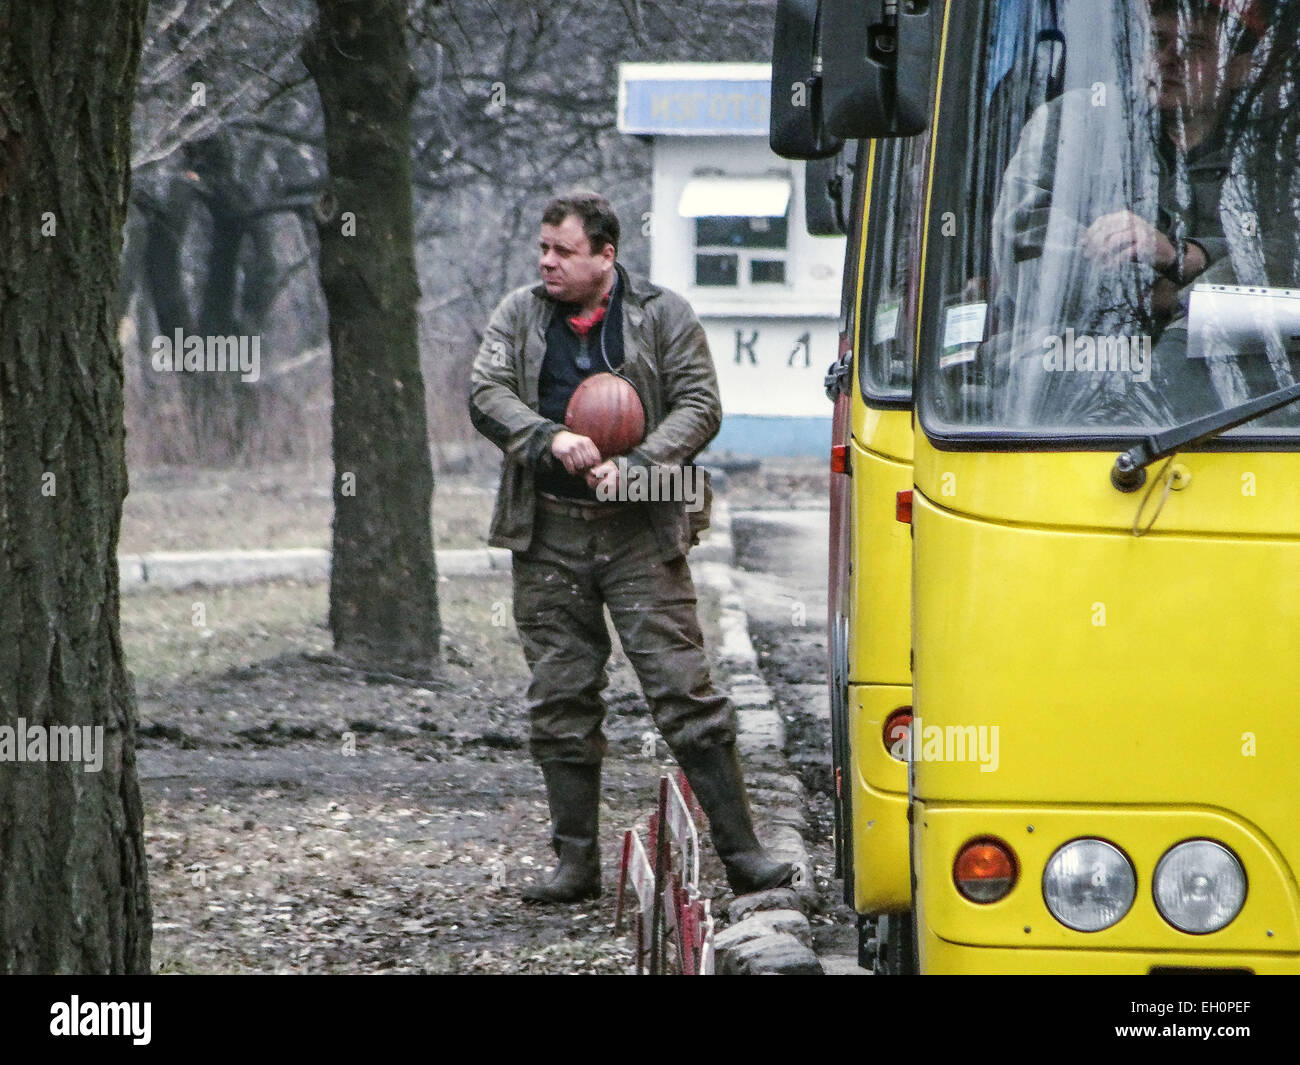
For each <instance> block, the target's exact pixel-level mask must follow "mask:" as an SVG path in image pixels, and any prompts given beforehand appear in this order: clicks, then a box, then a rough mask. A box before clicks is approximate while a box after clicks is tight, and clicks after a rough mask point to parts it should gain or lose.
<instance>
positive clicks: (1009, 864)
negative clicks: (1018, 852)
mask: <svg viewBox="0 0 1300 1065" xmlns="http://www.w3.org/2000/svg"><path fill="white" fill-rule="evenodd" d="M1016 875H1017V869H1016V856H1015V854H1014V852H1013V851H1012V850H1011V848H1010V847H1008V846H1007V845H1006V844H1005V843H1003V842H1002V841H1001V840H1000V839H993V838H992V837H989V836H985V837H982V838H980V839H973V840H971V841H970V842H969V843H967V844H966V845H965V846H964V847H962V849H961V850H959V851H958V852H957V860H956V861H955V862H953V865H952V882H953V883H954V884H956V885H957V890H958V891H960V892H961V893H962V895H963V897H965V898H968V899H970V901H971V902H998V901H999V900H1001V899H1004V898H1006V897H1007V896H1008V895H1009V894H1011V889H1012V888H1013V887H1015V886H1016Z"/></svg>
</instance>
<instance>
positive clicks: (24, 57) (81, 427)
mask: <svg viewBox="0 0 1300 1065" xmlns="http://www.w3.org/2000/svg"><path fill="white" fill-rule="evenodd" d="M145 8H146V0H58V2H57V3H52V2H41V3H32V2H31V0H0V759H2V760H0V972H8V973H14V972H24V973H26V972H79V973H109V972H116V973H120V972H148V970H149V945H150V938H151V932H152V925H151V917H150V907H149V891H148V881H147V878H146V866H145V848H144V832H143V827H142V810H141V806H140V794H139V789H138V787H137V784H136V771H135V699H134V695H133V693H132V689H131V683H130V679H129V677H128V676H127V672H126V668H125V665H124V663H123V657H122V644H121V641H120V638H119V634H118V574H117V557H116V556H117V540H118V529H119V525H120V521H121V513H122V498H123V496H124V495H125V494H126V469H125V464H124V459H123V430H122V354H121V351H120V350H119V348H118V344H117V336H116V317H115V313H114V307H115V300H116V287H117V280H118V265H119V264H118V260H119V255H120V252H121V243H122V225H123V222H124V220H125V217H126V193H127V182H128V158H129V150H130V120H131V102H132V97H133V94H134V89H135V73H136V63H137V61H138V58H139V54H140V46H141V38H142V33H143V27H144V17H145ZM72 728H76V730H77V731H76V734H75V735H76V736H77V738H78V740H79V741H80V745H79V747H80V749H79V750H78V748H77V747H76V746H73V744H72V742H71V741H72V737H73V735H74V734H73V732H72ZM56 729H57V730H58V731H57V732H56V731H55V730H56ZM97 735H98V736H99V737H102V741H97ZM37 736H40V737H42V738H43V739H44V740H46V741H49V742H38V741H37V740H36V739H35V738H34V737H37ZM56 737H58V738H59V740H61V742H60V752H59V753H60V754H61V755H62V756H66V757H67V758H68V759H69V760H65V761H52V760H50V758H51V755H52V754H54V751H53V743H54V742H56V740H55V738H56ZM87 740H88V741H89V742H86V741H87ZM96 750H97V751H98V759H102V764H100V765H99V766H98V767H96V765H95V762H96V760H98V759H97V757H96V755H95V752H96ZM77 756H79V757H80V760H79V761H75V760H71V759H72V758H74V757H77Z"/></svg>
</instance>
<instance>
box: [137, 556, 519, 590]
mask: <svg viewBox="0 0 1300 1065" xmlns="http://www.w3.org/2000/svg"><path fill="white" fill-rule="evenodd" d="M436 558H437V563H438V575H439V576H440V577H481V576H483V575H485V574H490V573H509V572H510V552H509V551H505V550H502V549H501V548H497V547H480V548H470V549H465V550H454V549H453V550H444V551H438V552H436ZM117 565H118V572H119V574H120V575H121V587H122V590H123V591H137V590H139V589H141V588H185V587H188V586H190V585H204V584H210V585H231V584H255V583H257V582H259V581H285V580H297V581H325V580H329V575H330V553H329V552H328V551H327V550H325V549H324V548H319V547H290V548H283V549H281V550H277V551H157V552H151V553H150V554H147V555H118V557H117Z"/></svg>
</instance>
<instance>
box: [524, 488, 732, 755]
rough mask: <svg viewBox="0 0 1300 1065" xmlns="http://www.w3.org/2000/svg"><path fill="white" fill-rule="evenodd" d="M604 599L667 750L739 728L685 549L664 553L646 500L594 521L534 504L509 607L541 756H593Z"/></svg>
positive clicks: (600, 749)
mask: <svg viewBox="0 0 1300 1065" xmlns="http://www.w3.org/2000/svg"><path fill="white" fill-rule="evenodd" d="M606 607H608V609H609V615H610V618H611V620H612V621H613V622H614V629H615V631H616V632H617V633H618V638H619V642H620V643H621V644H622V646H623V651H624V653H625V654H626V655H627V657H628V659H629V660H630V661H631V663H632V668H633V669H634V670H635V671H636V675H637V679H638V680H639V681H640V683H641V690H642V691H643V692H644V693H645V697H646V701H647V702H648V703H649V704H650V712H651V714H652V715H653V717H654V721H655V724H656V725H657V726H658V728H659V732H660V734H661V735H662V736H663V738H664V740H665V741H666V742H667V744H668V746H669V748H670V749H671V750H672V752H673V754H674V755H676V756H677V757H678V760H679V761H680V760H681V753H682V752H687V753H689V752H690V751H693V750H699V749H702V748H708V747H714V746H717V745H719V744H727V743H733V742H734V741H735V738H736V716H735V710H734V709H733V708H732V705H731V703H730V702H729V701H728V699H727V698H726V696H724V695H723V694H721V693H720V692H719V691H718V690H717V689H716V688H715V687H714V685H713V681H712V679H711V677H710V675H709V664H708V660H707V658H706V657H705V653H704V641H703V637H702V636H701V633H700V623H699V618H698V616H697V613H696V598H695V586H694V584H693V582H692V580H691V573H690V569H689V568H688V566H687V564H686V559H685V557H678V558H675V559H672V560H670V561H663V560H662V559H661V558H660V551H659V549H658V545H657V543H656V540H655V537H654V534H653V532H652V531H651V528H650V525H649V521H648V518H647V515H646V513H645V511H644V509H643V508H642V507H639V506H636V505H627V506H620V507H618V509H617V511H614V512H611V513H608V514H601V515H600V516H599V517H597V518H594V519H589V518H585V517H578V516H576V514H574V513H567V514H566V513H556V512H554V511H551V510H543V509H539V511H538V514H537V521H536V525H535V529H534V535H533V542H532V544H531V546H530V547H529V549H528V550H527V551H526V552H516V553H515V556H514V616H515V623H516V625H517V626H518V630H519V636H520V639H521V640H522V641H523V647H524V657H525V659H526V660H527V662H528V666H529V668H530V669H531V671H532V681H531V683H530V684H529V686H528V709H529V717H530V725H531V736H530V743H529V746H530V750H531V752H532V755H533V757H534V759H536V761H538V762H539V763H545V762H576V763H583V764H588V765H591V764H599V762H600V761H601V760H602V758H603V757H604V755H605V751H606V740H605V734H604V731H603V729H602V724H603V721H604V717H605V705H604V700H603V699H602V696H601V693H602V692H603V691H604V688H605V685H606V676H605V666H606V663H607V662H608V660H609V655H610V647H611V645H610V636H609V629H608V627H607V625H606V623H605V608H606Z"/></svg>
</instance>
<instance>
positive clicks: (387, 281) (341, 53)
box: [303, 0, 441, 665]
mask: <svg viewBox="0 0 1300 1065" xmlns="http://www.w3.org/2000/svg"><path fill="white" fill-rule="evenodd" d="M317 10H318V12H319V17H318V20H317V24H316V27H315V30H314V32H313V34H312V36H311V38H310V39H309V40H308V42H307V44H306V46H305V48H304V49H303V60H304V62H305V63H306V65H307V69H308V70H309V71H310V72H311V75H312V77H313V78H314V79H315V81H316V85H317V87H318V89H319V90H320V97H321V104H322V106H323V109H324V114H325V143H326V155H327V158H328V161H329V172H330V177H329V186H328V189H327V192H326V194H325V196H324V198H323V200H322V209H321V211H320V213H319V218H320V219H323V220H322V221H320V224H319V229H320V279H321V287H322V288H323V290H324V293H325V301H326V304H327V306H328V308H329V320H330V324H329V333H330V346H331V348H332V351H333V356H334V536H333V550H334V561H333V569H332V572H331V577H330V629H331V630H332V632H333V634H334V645H335V647H336V648H337V649H338V650H339V651H340V652H341V653H343V654H345V655H348V656H351V657H356V658H360V659H364V660H371V661H377V662H378V661H383V662H391V663H408V664H413V665H421V664H423V665H432V664H433V663H434V662H435V661H436V660H437V657H438V644H439V638H440V635H441V624H440V621H439V617H438V599H437V573H436V570H435V566H434V557H433V532H432V527H431V521H430V508H431V505H432V496H433V468H432V463H431V462H430V459H429V441H428V427H427V424H426V420H425V406H424V380H423V378H422V377H421V375H420V353H419V345H418V337H417V330H416V310H415V308H416V302H417V301H418V299H419V283H418V282H417V280H416V273H415V248H414V238H413V233H412V228H413V226H412V206H411V102H412V99H413V97H414V93H415V81H414V78H413V76H412V73H411V66H410V58H409V56H408V54H407V46H406V40H405V37H404V35H403V34H404V25H405V20H406V3H405V0H317Z"/></svg>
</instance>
